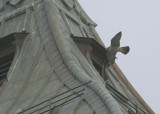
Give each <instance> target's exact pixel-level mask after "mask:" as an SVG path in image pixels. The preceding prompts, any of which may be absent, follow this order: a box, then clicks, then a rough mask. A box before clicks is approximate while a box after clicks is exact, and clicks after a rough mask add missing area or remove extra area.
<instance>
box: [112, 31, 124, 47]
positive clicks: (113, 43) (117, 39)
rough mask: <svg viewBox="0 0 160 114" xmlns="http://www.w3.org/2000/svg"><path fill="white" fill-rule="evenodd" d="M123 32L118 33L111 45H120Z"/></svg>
mask: <svg viewBox="0 0 160 114" xmlns="http://www.w3.org/2000/svg"><path fill="white" fill-rule="evenodd" d="M121 36H122V33H121V32H119V33H117V34H116V35H115V36H114V37H113V38H112V40H111V46H117V47H119V46H120V39H121Z"/></svg>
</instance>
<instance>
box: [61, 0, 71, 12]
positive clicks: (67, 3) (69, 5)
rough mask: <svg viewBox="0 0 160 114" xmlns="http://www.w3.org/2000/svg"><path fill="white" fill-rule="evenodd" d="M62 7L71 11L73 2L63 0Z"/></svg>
mask: <svg viewBox="0 0 160 114" xmlns="http://www.w3.org/2000/svg"><path fill="white" fill-rule="evenodd" d="M63 3H64V5H65V6H66V7H67V8H68V9H69V10H71V9H72V8H73V7H74V2H73V0H63Z"/></svg>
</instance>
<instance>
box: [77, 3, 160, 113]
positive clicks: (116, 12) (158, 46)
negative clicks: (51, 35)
mask: <svg viewBox="0 0 160 114" xmlns="http://www.w3.org/2000/svg"><path fill="white" fill-rule="evenodd" d="M79 2H80V3H81V5H82V7H83V8H84V9H85V11H86V12H87V14H88V15H89V16H90V17H91V18H92V19H93V20H94V21H95V22H96V23H97V24H98V27H97V31H98V33H99V35H100V36H101V38H102V40H103V42H104V43H105V45H106V47H107V46H109V45H110V39H111V38H112V37H113V36H114V35H115V34H116V33H118V32H119V31H122V39H121V46H126V45H129V46H130V48H131V51H130V53H129V54H128V55H126V56H124V55H122V54H118V55H117V57H118V59H117V60H116V62H117V64H118V65H119V67H120V68H121V69H122V71H123V72H124V74H125V75H126V77H127V78H128V80H129V81H130V82H131V83H132V85H133V86H134V87H135V88H136V90H137V91H138V92H139V94H140V95H141V96H142V97H143V99H144V100H145V101H146V102H147V103H148V104H149V106H150V107H151V108H152V109H153V110H154V111H155V113H156V114H160V14H159V13H160V1H159V0H132V1H131V0H79Z"/></svg>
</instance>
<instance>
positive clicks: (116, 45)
mask: <svg viewBox="0 0 160 114" xmlns="http://www.w3.org/2000/svg"><path fill="white" fill-rule="evenodd" d="M121 36H122V33H121V32H119V33H117V34H116V35H115V36H114V37H113V38H112V40H111V46H110V47H108V48H107V59H108V63H109V65H111V64H113V63H114V62H115V59H116V58H117V57H116V54H117V52H121V53H123V54H127V53H128V52H129V50H130V48H129V46H125V47H120V39H121Z"/></svg>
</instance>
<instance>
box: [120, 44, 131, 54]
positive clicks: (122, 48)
mask: <svg viewBox="0 0 160 114" xmlns="http://www.w3.org/2000/svg"><path fill="white" fill-rule="evenodd" d="M129 50H130V48H129V46H125V47H120V48H119V49H118V51H119V52H121V53H123V54H127V53H128V52H129Z"/></svg>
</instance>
